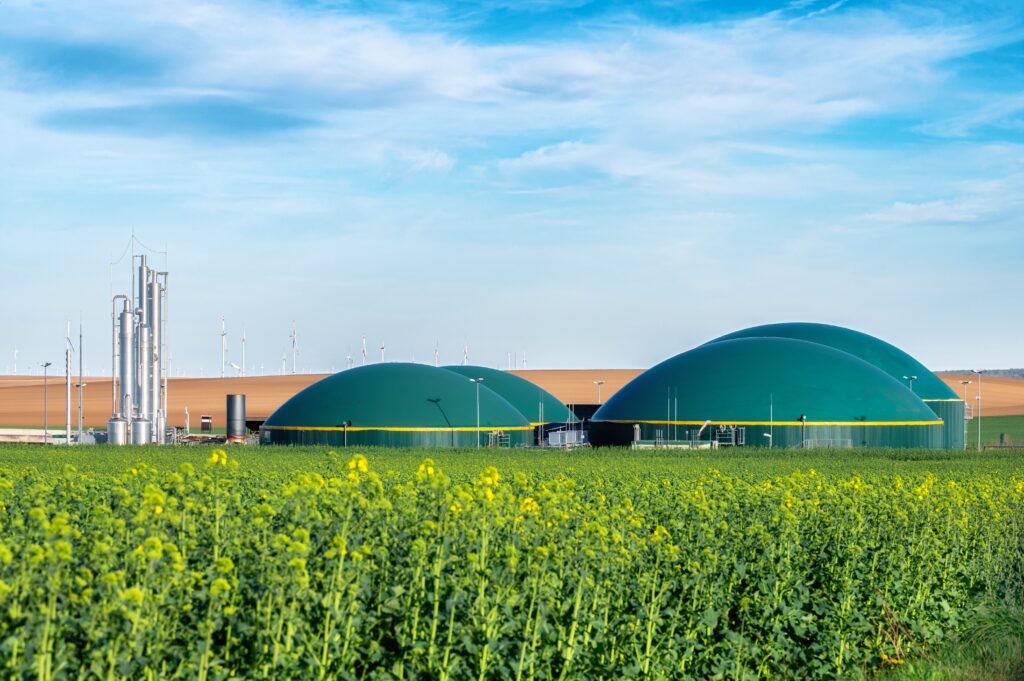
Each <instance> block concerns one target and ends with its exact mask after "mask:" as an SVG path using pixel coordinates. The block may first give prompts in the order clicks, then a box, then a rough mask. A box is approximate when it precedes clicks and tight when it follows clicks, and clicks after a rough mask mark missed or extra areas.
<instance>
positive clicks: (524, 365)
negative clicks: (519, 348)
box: [523, 350, 526, 369]
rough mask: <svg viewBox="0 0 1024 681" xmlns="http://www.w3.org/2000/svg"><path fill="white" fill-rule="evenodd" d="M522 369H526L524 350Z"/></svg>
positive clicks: (524, 351)
mask: <svg viewBox="0 0 1024 681" xmlns="http://www.w3.org/2000/svg"><path fill="white" fill-rule="evenodd" d="M523 368H524V369H525V368H526V350H523Z"/></svg>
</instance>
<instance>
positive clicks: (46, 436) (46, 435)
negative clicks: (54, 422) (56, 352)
mask: <svg viewBox="0 0 1024 681" xmlns="http://www.w3.org/2000/svg"><path fill="white" fill-rule="evenodd" d="M52 364H53V362H44V363H43V364H40V366H41V367H43V444H49V442H50V418H49V414H48V412H47V405H46V397H47V395H46V385H47V380H46V370H47V369H48V368H49V367H50V365H52Z"/></svg>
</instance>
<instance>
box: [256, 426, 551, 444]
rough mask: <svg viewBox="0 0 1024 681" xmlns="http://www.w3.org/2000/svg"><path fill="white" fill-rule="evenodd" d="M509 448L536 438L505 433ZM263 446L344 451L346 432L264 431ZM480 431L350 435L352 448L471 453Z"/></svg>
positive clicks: (521, 432)
mask: <svg viewBox="0 0 1024 681" xmlns="http://www.w3.org/2000/svg"><path fill="white" fill-rule="evenodd" d="M504 432H505V434H506V435H507V436H508V446H509V447H529V446H530V445H531V444H532V442H533V438H534V431H533V429H530V430H517V431H504ZM261 441H262V442H263V444H270V445H326V446H330V447H342V446H344V443H345V433H344V431H338V430H274V429H267V430H264V431H263V436H262V438H261ZM476 443H477V433H476V431H465V430H459V431H436V430H432V431H406V430H403V431H388V430H360V431H350V432H349V433H348V447H349V448H350V449H351V448H352V447H422V448H429V449H453V448H454V449H470V448H473V447H476ZM487 443H488V431H486V430H482V431H481V432H480V445H481V446H482V447H486V446H487Z"/></svg>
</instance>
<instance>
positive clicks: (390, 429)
mask: <svg viewBox="0 0 1024 681" xmlns="http://www.w3.org/2000/svg"><path fill="white" fill-rule="evenodd" d="M262 429H263V430H300V431H316V432H337V433H341V432H344V431H348V432H350V433H354V432H359V431H364V430H383V431H387V432H389V433H424V432H426V433H450V432H452V431H458V432H463V433H475V432H476V431H477V428H476V426H469V427H459V428H427V427H424V428H407V427H397V426H396V427H387V426H381V427H375V426H349V427H348V428H345V427H342V426H263V428H262ZM479 429H480V430H481V431H484V430H533V427H532V426H484V425H481V426H480V428H479Z"/></svg>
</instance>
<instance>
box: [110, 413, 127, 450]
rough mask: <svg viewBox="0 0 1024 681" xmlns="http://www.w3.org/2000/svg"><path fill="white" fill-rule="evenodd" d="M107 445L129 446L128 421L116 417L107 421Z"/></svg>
mask: <svg viewBox="0 0 1024 681" xmlns="http://www.w3.org/2000/svg"><path fill="white" fill-rule="evenodd" d="M107 444H111V445H126V444H128V421H126V420H124V419H123V418H121V417H120V416H116V417H114V418H112V419H110V420H109V421H107Z"/></svg>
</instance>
